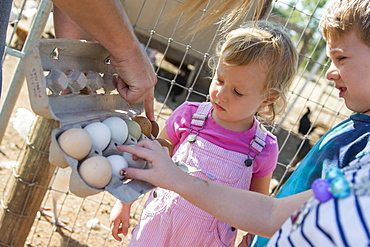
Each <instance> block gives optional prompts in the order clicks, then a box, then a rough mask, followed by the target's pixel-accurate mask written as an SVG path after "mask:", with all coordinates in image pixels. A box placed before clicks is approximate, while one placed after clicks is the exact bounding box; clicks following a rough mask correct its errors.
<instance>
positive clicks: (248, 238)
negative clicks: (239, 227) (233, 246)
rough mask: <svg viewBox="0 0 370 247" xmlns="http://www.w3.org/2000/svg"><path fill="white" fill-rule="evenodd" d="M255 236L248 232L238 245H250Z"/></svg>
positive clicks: (243, 246)
mask: <svg viewBox="0 0 370 247" xmlns="http://www.w3.org/2000/svg"><path fill="white" fill-rule="evenodd" d="M253 238H254V234H250V233H247V234H246V235H244V236H243V239H242V241H241V242H240V243H239V245H238V247H248V246H249V245H250V244H251V243H252V241H253Z"/></svg>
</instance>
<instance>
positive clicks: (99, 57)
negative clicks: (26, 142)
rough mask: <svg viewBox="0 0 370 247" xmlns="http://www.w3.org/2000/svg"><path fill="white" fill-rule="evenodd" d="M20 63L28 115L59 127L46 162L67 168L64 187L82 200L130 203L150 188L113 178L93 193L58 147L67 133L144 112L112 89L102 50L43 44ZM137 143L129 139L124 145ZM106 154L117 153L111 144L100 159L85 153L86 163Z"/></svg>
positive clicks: (91, 45) (65, 42)
mask: <svg viewBox="0 0 370 247" xmlns="http://www.w3.org/2000/svg"><path fill="white" fill-rule="evenodd" d="M24 60H25V63H24V64H25V66H24V73H25V76H26V80H27V85H28V91H29V96H30V102H31V107H32V109H33V111H34V112H35V113H36V114H38V115H40V116H43V117H45V118H50V119H55V120H58V121H59V122H60V128H58V129H54V130H53V131H52V136H51V145H50V149H49V151H50V152H49V161H50V163H51V164H53V165H56V166H58V167H60V168H67V167H71V168H72V173H71V177H70V185H69V186H70V188H69V189H70V191H71V192H72V193H74V194H76V195H77V196H79V197H87V196H91V195H95V194H98V193H100V192H103V191H105V190H106V191H108V192H109V193H111V194H112V195H113V196H115V197H116V198H118V199H119V200H121V201H122V202H125V203H130V202H133V201H135V200H137V199H138V198H139V197H141V196H143V195H144V194H145V193H147V192H148V191H149V190H151V189H153V188H154V186H153V185H152V184H150V183H147V182H144V181H141V180H130V181H122V179H119V178H117V177H115V176H112V179H111V180H110V182H109V184H108V185H107V186H106V187H105V188H103V189H96V188H93V187H91V186H89V185H87V184H86V183H85V181H84V180H83V179H82V178H81V176H80V174H79V172H78V167H79V165H80V164H81V162H82V161H83V160H82V161H78V160H76V159H73V158H71V157H69V156H68V155H66V154H65V153H64V152H63V151H62V149H61V148H60V146H59V144H58V141H57V140H58V137H59V136H60V135H61V134H62V133H63V132H64V131H65V130H67V129H70V128H75V127H78V128H83V127H84V126H86V125H88V124H89V123H92V122H96V121H100V122H102V121H103V120H105V119H107V118H109V117H120V118H122V119H124V120H125V119H131V118H133V117H135V116H137V115H140V114H141V113H142V112H143V107H142V105H141V104H136V105H129V104H128V103H127V102H126V101H125V100H124V99H122V97H121V96H120V95H119V94H118V93H117V91H116V89H115V88H116V87H115V84H114V78H116V77H117V74H116V72H115V71H114V69H113V67H112V66H111V64H110V62H109V53H108V51H107V50H106V49H105V48H104V47H103V46H101V45H100V44H99V43H96V42H88V41H79V40H71V39H42V40H38V41H36V42H35V44H34V46H33V49H32V51H30V52H29V53H28V54H26V56H25V58H24ZM67 91H68V93H67V94H66V92H67ZM142 138H145V137H143V136H142ZM136 142H137V140H136V139H135V138H132V137H129V138H128V140H127V141H126V143H125V144H134V143H136ZM111 154H119V151H118V150H117V149H116V144H115V143H114V142H113V141H111V142H110V143H109V145H108V147H107V148H106V149H105V150H104V151H103V153H102V154H96V153H94V152H90V154H89V155H88V156H87V158H88V157H91V156H93V155H103V156H108V155H111Z"/></svg>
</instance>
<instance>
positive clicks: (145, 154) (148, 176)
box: [117, 139, 187, 189]
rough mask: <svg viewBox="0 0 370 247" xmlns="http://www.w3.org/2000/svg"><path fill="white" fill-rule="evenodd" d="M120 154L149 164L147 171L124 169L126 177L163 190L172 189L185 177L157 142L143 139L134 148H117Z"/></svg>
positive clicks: (124, 146)
mask: <svg viewBox="0 0 370 247" xmlns="http://www.w3.org/2000/svg"><path fill="white" fill-rule="evenodd" d="M117 149H118V150H119V151H122V152H128V153H132V154H133V155H134V158H135V156H137V157H140V158H143V159H145V160H147V161H148V162H149V163H151V167H150V168H148V169H135V168H126V169H125V171H126V177H128V178H135V179H139V180H144V181H147V182H149V183H152V184H154V185H156V186H159V187H162V188H165V189H174V186H173V185H174V184H176V183H177V181H179V179H180V180H181V176H186V175H187V174H186V173H184V172H183V171H182V170H181V169H180V168H179V167H178V166H177V165H175V164H174V163H173V161H172V160H171V158H170V156H169V155H168V150H167V148H164V147H162V146H161V145H160V144H159V143H158V142H157V141H152V140H149V139H145V140H142V141H140V142H139V143H138V144H137V145H136V146H130V145H122V146H117Z"/></svg>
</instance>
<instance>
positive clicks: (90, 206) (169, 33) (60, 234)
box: [0, 0, 351, 246]
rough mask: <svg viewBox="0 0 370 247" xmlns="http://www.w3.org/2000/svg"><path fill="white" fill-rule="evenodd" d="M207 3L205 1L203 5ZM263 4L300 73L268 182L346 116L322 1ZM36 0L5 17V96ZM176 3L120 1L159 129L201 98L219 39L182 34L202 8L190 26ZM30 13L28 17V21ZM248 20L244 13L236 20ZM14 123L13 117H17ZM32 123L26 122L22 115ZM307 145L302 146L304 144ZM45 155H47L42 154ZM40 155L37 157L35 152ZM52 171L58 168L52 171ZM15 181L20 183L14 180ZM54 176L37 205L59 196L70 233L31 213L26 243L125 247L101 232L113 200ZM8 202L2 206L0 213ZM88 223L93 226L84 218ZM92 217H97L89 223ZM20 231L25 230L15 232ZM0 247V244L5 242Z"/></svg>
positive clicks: (22, 99)
mask: <svg viewBox="0 0 370 247" xmlns="http://www.w3.org/2000/svg"><path fill="white" fill-rule="evenodd" d="M209 2H211V1H209ZM268 2H269V3H270V7H269V8H268V10H267V11H266V12H265V14H264V16H263V18H265V19H267V20H271V21H276V22H280V23H282V24H283V25H284V26H285V27H286V28H287V29H288V30H289V32H290V34H291V36H292V38H293V40H294V42H295V44H296V46H297V49H298V51H299V53H300V59H299V73H298V74H297V75H296V77H295V79H294V83H293V85H292V87H291V88H290V91H289V104H288V107H287V108H286V110H285V112H284V113H283V114H282V116H280V117H279V118H278V119H277V120H276V123H275V125H274V126H273V128H272V131H273V133H274V134H275V135H276V136H277V137H278V142H279V147H280V151H279V160H278V164H277V168H276V170H275V171H274V175H273V177H274V179H275V180H277V181H279V182H280V184H279V185H277V186H276V187H275V190H274V191H272V192H273V195H274V194H276V191H277V189H278V188H279V187H280V186H281V184H282V183H283V182H284V181H285V180H286V178H287V177H288V176H289V174H290V172H291V171H292V170H293V169H294V167H295V166H296V165H299V160H300V158H301V156H302V155H304V154H305V152H306V151H307V148H308V149H309V148H310V147H311V146H312V145H313V144H314V143H315V142H316V141H317V140H318V139H319V138H320V137H321V136H322V135H323V134H325V132H327V131H328V130H329V129H331V128H332V127H333V126H335V125H336V124H337V123H339V122H341V121H342V120H344V119H346V118H347V117H348V116H349V114H351V112H350V111H349V110H348V109H347V108H346V107H345V106H344V102H343V101H342V100H341V99H339V98H338V97H337V95H336V94H337V92H336V91H335V90H334V89H335V88H334V87H333V83H332V82H330V81H327V80H326V79H325V71H326V69H327V67H328V65H327V64H328V62H329V60H328V59H327V58H326V56H325V42H324V41H323V39H322V37H321V35H320V33H319V31H318V28H317V27H318V22H319V19H320V16H321V13H322V11H323V10H324V9H325V5H326V1H323V0H312V1H305V0H296V1H295V0H290V1H289V0H270V1H268ZM39 4H40V2H39V1H32V0H24V1H21V0H18V1H14V3H13V13H14V15H13V19H12V20H10V24H12V25H10V26H9V28H8V36H7V37H8V38H7V54H6V55H5V56H4V58H3V60H2V62H3V66H4V69H3V70H4V80H3V82H4V91H6V89H7V87H8V86H9V85H8V84H9V81H10V78H11V77H12V76H13V74H14V73H15V71H16V66H17V62H18V61H19V59H20V58H22V56H23V54H22V52H21V49H22V46H23V45H24V40H23V41H22V37H21V33H20V31H19V30H18V33H17V27H18V26H19V27H22V29H24V30H25V31H26V32H27V30H29V29H30V25H31V23H32V16H34V15H35V13H36V12H34V13H33V14H32V13H31V10H32V9H33V10H34V11H35V9H34V7H32V6H35V7H36V11H42V10H40V9H38V6H39ZM178 4H180V3H179V1H176V0H156V1H147V0H125V1H123V5H124V8H125V10H126V12H127V14H128V16H129V19H130V21H131V23H132V25H133V27H134V30H135V33H136V35H137V36H138V38H139V40H140V41H141V43H142V44H143V47H144V48H145V49H146V51H147V54H148V56H149V57H150V59H151V61H152V63H153V66H154V67H155V71H156V73H157V76H158V83H157V85H156V87H155V98H156V104H155V113H156V118H157V121H158V123H159V125H160V127H161V128H162V127H163V126H164V121H165V120H166V119H167V118H168V116H169V115H170V114H171V112H172V111H173V110H174V109H176V107H178V106H179V105H180V104H181V103H183V102H184V101H186V100H188V101H205V100H207V94H208V86H209V84H210V79H209V78H210V77H209V76H210V71H209V69H208V64H207V63H208V59H209V58H210V57H211V56H212V55H213V51H214V48H215V44H216V42H217V40H218V39H219V37H220V26H219V25H216V24H215V25H212V26H211V27H209V28H207V29H205V30H202V31H201V32H197V33H194V34H192V35H190V36H187V35H186V33H187V32H188V31H189V29H191V28H194V27H196V26H197V25H199V23H201V22H202V21H203V18H204V13H206V11H207V7H208V6H204V9H202V10H199V13H197V15H195V16H194V17H193V18H192V19H191V20H190V21H187V22H185V20H184V16H183V15H182V14H180V15H178V16H175V17H169V14H170V13H171V10H172V9H173V8H174V7H176V6H177V5H178ZM27 15H29V16H27ZM248 19H250V15H249V14H247V15H246V16H245V17H244V18H242V21H241V22H243V21H245V20H248ZM48 35H52V25H49V27H47V28H45V31H44V36H45V38H52V37H51V36H48ZM27 97H28V96H27V89H26V88H25V87H23V88H22V91H21V93H20V96H19V98H18V100H17V104H16V107H15V109H14V110H13V113H12V116H13V119H12V120H11V121H10V122H11V123H13V125H12V124H9V126H8V127H7V129H6V132H5V134H4V138H3V142H2V145H1V146H0V151H1V153H0V160H1V161H0V194H1V198H3V197H4V196H5V195H6V194H7V193H8V190H9V188H8V181H9V180H10V178H11V177H14V176H15V175H16V174H15V173H14V166H15V165H16V164H17V162H18V160H19V156H20V154H21V152H23V150H24V149H25V147H27V146H29V145H30V143H28V142H27V141H26V139H25V136H24V135H21V134H20V133H19V130H16V127H15V124H14V123H15V122H14V119H15V118H17V115H16V111H17V110H18V109H20V108H27V109H29V110H30V105H29V102H28V99H27ZM308 108H309V109H310V111H311V114H310V121H311V127H310V130H309V131H308V132H307V133H300V132H299V120H300V119H301V118H302V116H303V115H304V114H305V113H306V112H307V109H308ZM18 118H19V116H18ZM23 121H24V122H29V121H32V117H29V118H24V120H23ZM307 143H308V144H309V145H308V147H307V145H306V144H307ZM41 151H42V152H46V153H47V151H48V150H41ZM41 151H40V152H41ZM55 174H57V170H56V173H55ZM20 179H21V178H20ZM56 179H57V178H56V177H54V178H53V180H52V182H51V183H50V186H48V187H46V188H45V189H47V190H48V192H47V194H46V195H45V198H44V200H43V203H42V205H41V206H42V208H43V209H44V211H46V212H47V211H48V209H49V208H51V207H52V204H53V203H52V197H53V193H54V194H55V193H58V194H59V199H58V216H59V217H60V218H61V219H64V220H68V223H66V225H67V226H68V227H69V228H70V229H71V231H68V230H65V229H62V228H59V227H58V228H54V227H53V225H52V219H51V218H50V217H48V216H45V215H43V214H41V213H40V214H38V215H37V217H36V218H35V220H34V224H33V226H32V229H31V231H30V232H29V233H28V238H27V241H26V245H27V246H126V245H127V243H128V242H129V240H130V235H128V236H127V237H125V238H124V240H123V242H122V243H119V242H117V241H115V240H114V239H113V237H112V236H111V234H110V231H109V229H108V227H109V213H110V211H111V209H112V207H113V205H114V202H115V198H114V197H113V196H111V195H110V194H108V193H106V192H104V193H99V194H97V195H95V196H90V197H87V198H80V197H77V196H75V195H73V194H72V193H70V192H69V191H68V190H59V189H56V188H57V187H56V184H54V182H55V181H56ZM144 202H145V197H144V198H142V199H139V200H138V201H136V202H135V203H134V205H133V207H132V209H131V217H132V219H131V222H130V224H131V227H130V231H131V230H132V228H133V227H134V226H135V224H136V222H137V221H138V219H139V217H140V213H141V210H142V208H143V203H144ZM6 207H7V205H4V204H2V208H3V209H6ZM92 219H95V221H94V220H93V221H94V222H95V225H94V224H92V223H91V220H92ZM96 219H97V220H96ZM19 234H27V233H24V232H22V233H19ZM0 244H1V243H0ZM4 246H5V245H4Z"/></svg>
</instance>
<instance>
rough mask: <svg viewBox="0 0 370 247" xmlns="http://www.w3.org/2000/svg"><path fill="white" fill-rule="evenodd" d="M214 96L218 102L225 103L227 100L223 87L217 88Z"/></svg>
mask: <svg viewBox="0 0 370 247" xmlns="http://www.w3.org/2000/svg"><path fill="white" fill-rule="evenodd" d="M216 96H217V98H218V99H219V100H222V101H225V100H226V98H227V95H226V90H225V87H223V86H217V93H216Z"/></svg>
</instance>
